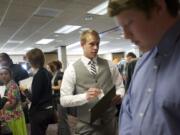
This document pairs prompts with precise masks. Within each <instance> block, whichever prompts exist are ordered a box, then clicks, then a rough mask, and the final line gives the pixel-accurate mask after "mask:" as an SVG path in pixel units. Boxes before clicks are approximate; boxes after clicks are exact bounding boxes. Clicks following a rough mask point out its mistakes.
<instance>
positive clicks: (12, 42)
mask: <svg viewBox="0 0 180 135" xmlns="http://www.w3.org/2000/svg"><path fill="white" fill-rule="evenodd" d="M7 43H8V44H22V43H23V41H17V40H8V41H7Z"/></svg>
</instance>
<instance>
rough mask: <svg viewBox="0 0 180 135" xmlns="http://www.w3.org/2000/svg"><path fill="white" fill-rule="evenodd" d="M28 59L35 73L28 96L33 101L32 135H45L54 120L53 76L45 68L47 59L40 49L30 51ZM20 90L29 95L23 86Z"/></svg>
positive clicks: (30, 111)
mask: <svg viewBox="0 0 180 135" xmlns="http://www.w3.org/2000/svg"><path fill="white" fill-rule="evenodd" d="M26 58H27V61H28V62H29V63H30V65H31V68H32V72H33V80H32V86H31V95H29V96H28V98H29V100H30V101H31V107H30V110H29V116H30V124H31V135H45V134H46V129H47V127H48V125H49V124H51V123H52V121H53V120H54V119H53V118H54V111H53V105H52V89H51V75H50V73H49V72H48V71H47V70H46V69H45V68H44V67H43V66H44V62H45V58H44V54H43V52H42V51H41V50H40V49H38V48H35V49H32V50H30V51H28V52H27V54H26ZM20 88H21V90H22V91H24V93H27V91H28V90H27V88H26V86H23V85H21V86H20Z"/></svg>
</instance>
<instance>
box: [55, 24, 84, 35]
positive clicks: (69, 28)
mask: <svg viewBox="0 0 180 135" xmlns="http://www.w3.org/2000/svg"><path fill="white" fill-rule="evenodd" d="M79 28H81V26H78V25H65V26H63V27H62V28H60V29H58V30H57V31H55V32H54V33H58V34H69V33H71V32H73V31H75V30H77V29H79Z"/></svg>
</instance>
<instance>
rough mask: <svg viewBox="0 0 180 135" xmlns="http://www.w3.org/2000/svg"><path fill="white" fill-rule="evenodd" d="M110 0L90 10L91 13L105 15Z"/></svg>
mask: <svg viewBox="0 0 180 135" xmlns="http://www.w3.org/2000/svg"><path fill="white" fill-rule="evenodd" d="M107 6H108V1H105V2H103V3H101V4H100V5H98V6H96V7H95V8H93V9H91V10H89V11H88V13H89V14H97V15H105V14H106V13H107Z"/></svg>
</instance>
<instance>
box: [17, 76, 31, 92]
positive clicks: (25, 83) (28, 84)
mask: <svg viewBox="0 0 180 135" xmlns="http://www.w3.org/2000/svg"><path fill="white" fill-rule="evenodd" d="M32 80H33V77H29V78H26V79H24V80H21V81H19V85H20V86H25V87H27V89H28V90H30V91H31V85H32Z"/></svg>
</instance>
